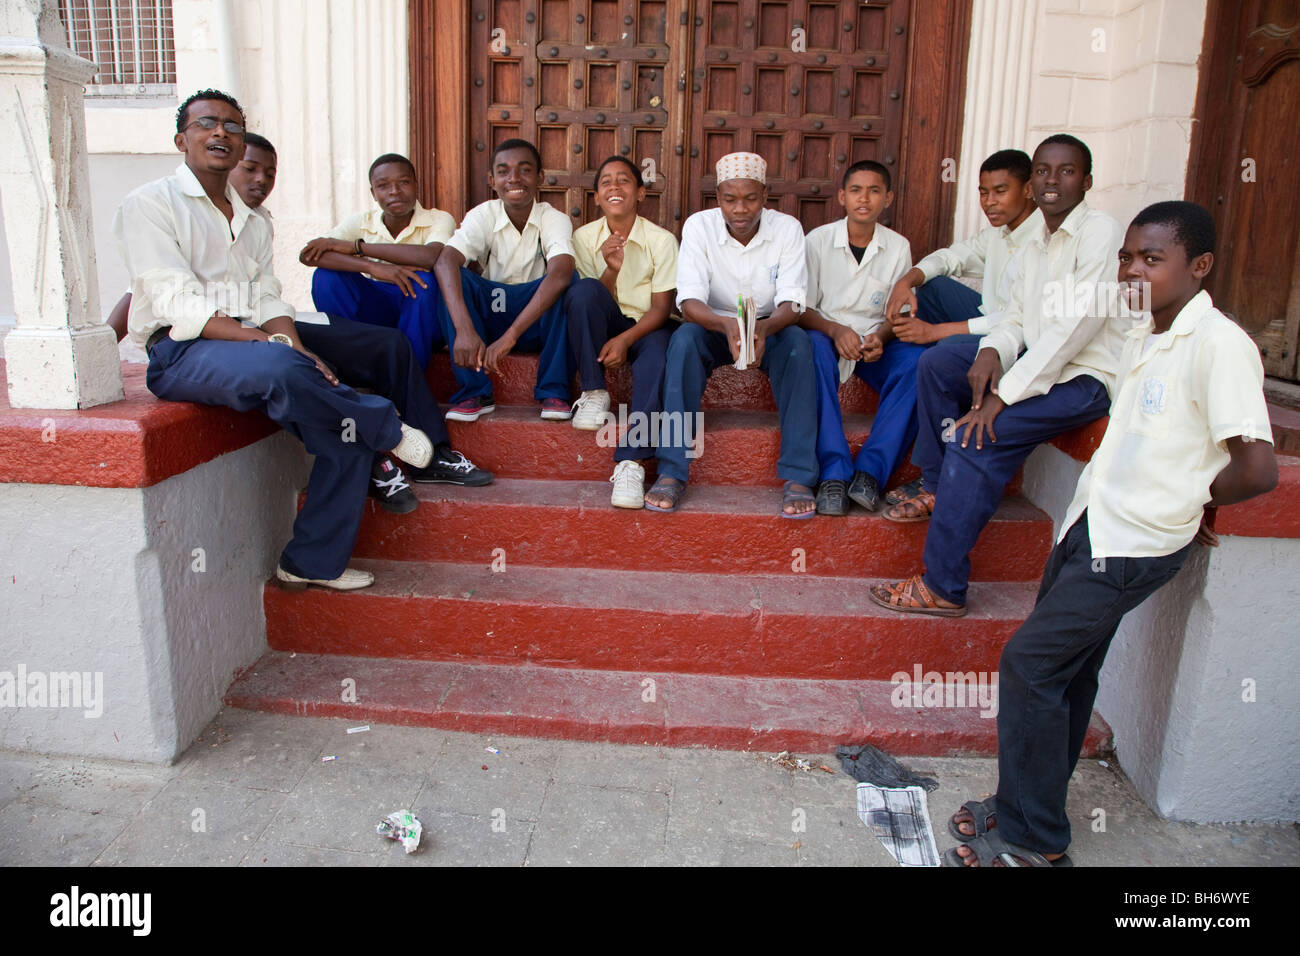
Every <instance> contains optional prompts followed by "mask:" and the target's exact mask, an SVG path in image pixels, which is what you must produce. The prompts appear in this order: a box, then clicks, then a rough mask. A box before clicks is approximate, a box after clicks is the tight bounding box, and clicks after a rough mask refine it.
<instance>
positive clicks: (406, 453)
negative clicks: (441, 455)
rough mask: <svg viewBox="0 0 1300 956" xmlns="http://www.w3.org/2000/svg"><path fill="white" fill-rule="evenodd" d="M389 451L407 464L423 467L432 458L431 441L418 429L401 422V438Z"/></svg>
mask: <svg viewBox="0 0 1300 956" xmlns="http://www.w3.org/2000/svg"><path fill="white" fill-rule="evenodd" d="M391 453H392V454H393V455H394V456H395V457H397V458H400V459H402V461H404V462H406V463H407V464H408V465H414V466H415V467H416V468H423V467H425V466H426V465H428V464H429V462H430V461H432V460H433V442H431V441H429V436H428V435H426V434H425V433H424V432H422V431H420V429H418V428H412V427H411V426H410V425H408V424H406V423H405V422H403V423H402V440H401V441H399V442H398V443H397V444H396V445H395V446H394V447H393V449H392V452H391Z"/></svg>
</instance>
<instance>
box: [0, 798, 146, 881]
mask: <svg viewBox="0 0 1300 956" xmlns="http://www.w3.org/2000/svg"><path fill="white" fill-rule="evenodd" d="M132 812H133V809H132V808H131V806H130V805H129V804H126V803H124V804H123V805H122V806H121V808H120V810H119V812H116V813H108V812H104V811H100V810H73V809H69V808H67V807H53V806H50V805H49V804H45V803H37V802H36V801H35V800H27V799H18V800H12V801H10V802H9V803H8V804H6V805H5V806H4V808H3V809H0V866H89V865H90V864H91V863H93V862H94V861H95V858H96V857H98V856H99V855H100V854H101V853H102V852H103V851H104V848H105V847H107V846H108V845H109V844H110V843H112V842H113V839H114V838H115V837H116V836H117V835H118V834H119V833H121V832H122V831H123V830H124V829H126V827H127V824H129V823H130V822H131V821H130V816H129V814H131V813H132Z"/></svg>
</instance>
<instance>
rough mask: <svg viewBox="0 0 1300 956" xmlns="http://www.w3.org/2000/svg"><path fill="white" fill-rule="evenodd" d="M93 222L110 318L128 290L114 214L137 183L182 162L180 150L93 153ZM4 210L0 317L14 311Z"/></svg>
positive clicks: (103, 303)
mask: <svg viewBox="0 0 1300 956" xmlns="http://www.w3.org/2000/svg"><path fill="white" fill-rule="evenodd" d="M89 158H90V202H91V210H90V215H91V221H92V223H93V224H94V229H95V261H96V266H97V270H98V275H99V310H100V313H101V315H102V316H103V317H107V316H108V313H109V311H110V310H112V308H113V304H114V303H115V302H117V300H118V299H120V298H121V297H122V293H123V292H125V291H126V290H127V280H128V277H127V273H126V266H125V265H124V264H123V263H122V257H121V256H119V255H118V253H117V243H116V242H114V241H113V214H114V213H116V212H117V207H118V206H119V205H120V204H121V202H122V199H123V198H124V197H125V196H126V194H127V193H129V192H130V191H131V190H133V189H135V188H136V187H137V186H142V185H144V184H145V183H147V182H152V181H153V180H155V179H161V178H162V177H163V176H167V175H170V174H171V172H172V171H173V170H174V169H175V168H176V165H177V164H178V163H179V162H180V159H181V157H180V154H179V153H163V154H152V153H131V154H125V153H92V154H91V155H90V157H89ZM8 238H9V237H7V236H6V235H5V222H4V213H3V212H2V211H0V243H2V245H0V248H2V249H3V250H4V253H3V255H0V320H4V319H7V318H11V317H12V316H13V314H14V290H13V274H12V272H11V270H10V267H9V242H8Z"/></svg>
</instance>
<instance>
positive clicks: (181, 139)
mask: <svg viewBox="0 0 1300 956" xmlns="http://www.w3.org/2000/svg"><path fill="white" fill-rule="evenodd" d="M245 123H246V120H245V119H244V111H243V109H241V108H240V106H239V103H238V102H237V101H236V100H235V98H234V97H233V96H231V95H230V94H229V93H222V92H221V91H220V90H199V91H198V92H197V93H195V94H193V95H192V96H190V97H189V98H188V99H186V100H185V102H184V103H182V104H181V105H180V108H179V109H177V110H176V137H175V139H174V140H173V142H175V144H176V148H177V149H178V150H180V151H181V152H182V153H184V154H185V164H186V165H187V166H189V167H190V169H192V170H194V171H195V172H214V173H229V172H230V170H231V169H233V168H234V167H235V164H236V163H238V162H239V160H240V158H241V157H242V156H243V155H244V126H245Z"/></svg>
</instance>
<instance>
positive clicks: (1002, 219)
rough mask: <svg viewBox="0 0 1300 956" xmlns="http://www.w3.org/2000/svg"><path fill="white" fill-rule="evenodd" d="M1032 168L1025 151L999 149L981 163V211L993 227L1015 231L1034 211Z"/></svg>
mask: <svg viewBox="0 0 1300 956" xmlns="http://www.w3.org/2000/svg"><path fill="white" fill-rule="evenodd" d="M1031 168H1032V167H1031V165H1030V162H1029V155H1028V154H1027V153H1026V152H1025V151H1024V150H1022V149H1000V150H998V151H997V152H996V153H994V154H993V155H992V156H990V157H989V158H988V159H986V160H984V162H982V163H980V208H981V209H983V210H984V215H985V217H986V218H987V219H988V221H989V225H990V226H1007V225H1009V226H1011V227H1012V228H1013V229H1014V228H1015V227H1016V226H1018V225H1020V224H1021V223H1022V222H1024V221H1025V217H1027V216H1028V215H1029V214H1030V213H1032V212H1033V211H1034V191H1033V189H1032V187H1031V186H1030V184H1029V178H1030V171H1031Z"/></svg>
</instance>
